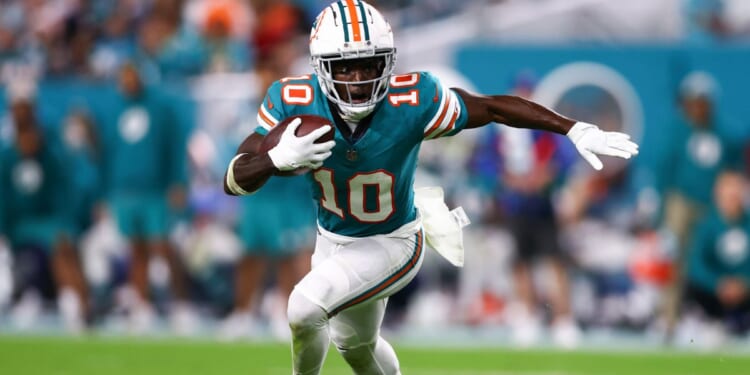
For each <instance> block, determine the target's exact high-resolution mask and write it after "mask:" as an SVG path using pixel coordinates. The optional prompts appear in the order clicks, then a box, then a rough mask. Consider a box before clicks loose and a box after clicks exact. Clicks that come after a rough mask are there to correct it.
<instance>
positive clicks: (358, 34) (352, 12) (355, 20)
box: [344, 0, 362, 42]
mask: <svg viewBox="0 0 750 375" xmlns="http://www.w3.org/2000/svg"><path fill="white" fill-rule="evenodd" d="M346 8H347V11H348V12H349V20H350V21H351V23H352V34H353V35H352V36H353V37H354V41H355V42H361V41H362V27H361V26H360V24H359V14H357V7H356V6H355V5H354V0H346ZM344 27H346V25H344Z"/></svg>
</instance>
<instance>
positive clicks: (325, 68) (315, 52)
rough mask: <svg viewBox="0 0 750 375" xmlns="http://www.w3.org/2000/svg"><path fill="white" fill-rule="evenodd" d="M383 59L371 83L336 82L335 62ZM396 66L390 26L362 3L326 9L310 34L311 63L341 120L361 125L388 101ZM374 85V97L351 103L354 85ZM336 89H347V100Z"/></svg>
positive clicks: (354, 0)
mask: <svg viewBox="0 0 750 375" xmlns="http://www.w3.org/2000/svg"><path fill="white" fill-rule="evenodd" d="M373 57H382V59H383V69H382V71H381V72H380V77H377V78H375V79H372V80H367V81H359V82H347V81H337V80H335V79H333V74H332V71H331V65H332V63H333V62H336V61H341V60H350V59H363V58H373ZM395 62H396V48H395V46H394V44H393V31H391V25H390V24H388V21H386V20H385V18H383V15H382V14H380V12H378V11H377V9H375V8H373V7H372V6H371V5H370V4H367V3H365V2H363V1H359V0H340V1H337V2H335V3H332V4H331V5H329V6H328V7H327V8H325V9H323V11H322V12H320V14H319V15H318V17H317V19H316V20H315V23H314V24H313V27H312V31H311V32H310V63H311V64H312V66H313V69H314V70H315V73H316V74H317V75H318V81H319V82H320V87H321V89H323V92H324V93H325V94H326V96H327V97H328V99H330V100H331V101H332V102H334V103H335V104H336V105H337V106H338V108H339V112H340V114H341V117H342V118H343V119H344V120H346V121H349V122H358V121H359V120H361V119H363V118H365V117H366V116H367V115H369V114H370V113H372V111H373V110H374V109H375V106H376V105H377V104H378V103H379V102H380V101H381V100H383V98H385V95H386V94H387V92H388V82H389V80H390V77H391V74H392V73H393V68H394V65H395ZM370 83H372V93H371V95H370V97H369V99H367V100H366V101H364V102H361V103H355V102H354V101H353V100H352V95H351V90H350V87H351V85H366V84H370ZM336 85H343V87H346V93H347V95H346V97H342V95H339V93H338V91H336V87H335V86H336Z"/></svg>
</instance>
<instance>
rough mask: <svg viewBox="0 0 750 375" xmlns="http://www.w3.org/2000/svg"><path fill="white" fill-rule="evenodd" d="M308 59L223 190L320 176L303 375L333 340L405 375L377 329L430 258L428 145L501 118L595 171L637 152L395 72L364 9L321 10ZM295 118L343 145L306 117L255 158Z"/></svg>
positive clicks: (296, 306) (301, 353)
mask: <svg viewBox="0 0 750 375" xmlns="http://www.w3.org/2000/svg"><path fill="white" fill-rule="evenodd" d="M310 52H311V56H312V60H311V61H312V63H313V68H314V70H315V73H316V74H315V75H307V76H300V77H289V78H285V79H282V80H280V81H277V82H276V83H274V84H273V85H272V86H271V87H270V88H269V90H268V94H267V96H266V98H265V100H264V101H263V104H262V105H261V108H260V110H259V114H258V120H259V126H258V128H257V129H256V132H255V133H254V134H252V135H250V136H248V137H247V139H246V140H245V141H244V142H243V144H242V145H241V146H240V148H239V150H238V153H237V156H236V157H235V158H234V159H233V160H232V162H230V164H229V167H228V169H227V175H226V179H225V191H226V192H227V193H229V194H235V195H246V194H250V193H251V192H254V191H256V190H257V189H259V188H260V186H262V184H263V183H264V182H265V181H266V180H267V178H268V176H270V175H271V174H272V173H274V172H275V171H290V170H294V169H297V168H299V167H308V168H311V169H313V170H315V171H314V172H311V173H309V174H308V175H307V176H308V181H309V182H310V184H311V186H312V190H313V197H314V199H315V200H316V202H317V204H318V237H317V240H316V247H315V252H314V255H313V258H312V266H313V268H312V270H311V271H310V272H309V273H308V274H307V275H306V276H305V277H304V278H303V279H302V280H301V281H300V282H299V283H298V284H297V285H296V286H295V288H294V291H293V292H292V294H291V296H290V298H289V307H288V311H287V314H288V319H289V323H290V327H291V329H292V341H293V343H292V352H293V353H292V354H293V372H294V373H295V374H317V373H319V372H320V370H321V367H322V365H323V360H324V358H325V356H326V353H327V350H328V347H329V345H330V342H331V341H333V343H334V345H335V346H336V348H337V349H338V351H339V352H340V353H341V354H342V356H343V357H344V359H345V360H346V361H347V363H348V364H349V365H350V366H351V367H352V369H353V371H354V373H357V374H369V373H386V374H399V373H400V369H399V363H398V359H397V358H396V354H395V352H394V351H393V348H392V347H391V346H390V344H388V342H386V341H385V340H384V339H383V338H382V337H381V336H380V324H381V322H382V319H383V314H384V312H385V307H386V303H387V301H388V296H390V295H392V294H393V293H395V292H396V291H398V290H399V289H401V288H403V287H404V286H405V285H406V284H407V283H409V282H410V281H411V280H412V279H413V278H414V276H415V275H416V273H417V271H418V269H419V268H420V266H421V263H422V259H423V257H424V241H425V235H424V231H423V230H422V221H421V219H422V218H421V217H420V213H419V212H418V211H417V210H416V208H415V206H414V188H413V183H414V172H415V168H416V163H417V154H418V152H419V148H420V144H421V143H422V142H423V141H424V140H427V139H432V138H437V137H441V136H452V135H455V134H457V133H458V132H459V131H461V130H463V129H468V128H475V127H479V126H482V125H485V124H488V123H491V122H497V123H503V124H509V125H512V126H514V127H525V128H534V129H541V130H547V131H552V132H556V133H559V134H567V135H568V137H569V138H570V139H571V141H573V143H575V145H576V147H577V148H578V150H579V151H580V152H581V154H582V155H583V157H584V158H585V159H586V160H587V161H589V162H590V163H591V164H592V165H593V166H594V167H595V168H596V169H601V167H602V164H601V161H600V160H599V159H598V158H597V156H596V155H595V154H597V153H598V154H606V155H614V156H619V157H624V158H630V157H631V156H632V155H633V154H635V153H637V145H635V144H634V143H632V142H630V141H629V139H628V138H629V137H628V136H627V135H625V134H622V133H612V132H603V131H602V130H601V129H599V128H598V127H597V126H595V125H592V124H588V123H583V122H576V121H574V120H571V119H568V118H565V117H562V116H560V115H558V114H556V113H554V112H552V111H550V110H548V109H546V108H544V107H542V106H539V105H537V104H534V103H532V102H529V101H527V100H525V99H521V98H518V97H514V96H476V95H473V94H470V93H468V92H466V91H464V90H461V89H448V88H446V87H444V86H443V85H441V84H440V82H439V81H438V80H437V79H436V78H435V76H433V75H432V74H430V73H426V72H417V73H411V74H405V75H392V74H393V69H394V64H395V52H396V51H395V48H394V43H393V33H392V31H391V27H390V25H389V24H388V22H387V21H386V20H385V19H384V18H383V16H382V15H381V14H380V13H379V12H378V11H377V10H376V9H375V8H373V7H372V6H370V5H369V4H366V3H364V2H362V1H357V0H346V1H344V0H342V1H339V2H335V3H333V4H331V5H330V6H329V7H327V8H325V9H324V10H323V11H322V12H321V13H320V15H319V16H318V18H317V19H316V21H315V24H314V25H313V29H312V31H311V35H310ZM299 114H317V115H321V116H324V117H326V118H329V119H331V120H332V123H333V125H334V126H335V133H336V135H335V140H333V141H328V142H325V143H320V144H317V143H314V142H315V140H316V139H318V138H319V137H320V136H322V135H323V134H325V133H326V132H327V131H328V130H330V127H329V126H324V127H321V128H319V129H316V130H315V131H313V132H311V133H309V134H307V135H305V136H302V137H297V136H295V135H294V132H295V131H296V129H297V127H299V125H300V123H301V121H300V120H299V119H297V120H293V121H292V122H291V123H290V124H289V126H288V127H287V128H286V130H285V131H284V133H283V135H282V136H281V138H280V140H279V142H278V144H277V145H276V146H275V147H273V148H272V149H271V150H270V151H268V152H266V153H259V152H258V149H259V146H260V143H261V142H262V140H263V136H264V134H267V133H268V131H270V129H272V128H273V126H275V125H276V124H277V123H278V122H279V121H281V120H283V119H285V118H288V117H293V116H295V115H299ZM440 204H443V203H442V202H440ZM448 220H451V218H448ZM454 224H455V225H451V224H446V225H443V227H442V228H440V229H441V230H439V231H438V232H442V231H445V232H451V231H452V233H453V234H454V235H455V236H454V237H451V236H447V237H448V238H446V237H445V236H443V237H441V235H443V233H438V232H432V233H428V234H427V236H428V237H429V238H431V241H440V238H442V240H443V241H446V242H451V241H453V240H455V239H456V237H457V236H459V235H460V234H459V232H456V230H457V231H460V227H459V226H458V223H454ZM459 246H460V245H459Z"/></svg>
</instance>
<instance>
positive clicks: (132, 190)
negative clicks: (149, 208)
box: [100, 88, 187, 195]
mask: <svg viewBox="0 0 750 375" xmlns="http://www.w3.org/2000/svg"><path fill="white" fill-rule="evenodd" d="M101 116H102V117H103V118H102V119H100V120H101V121H100V122H101V124H102V127H101V129H102V131H101V133H102V138H103V139H102V141H103V142H102V145H103V147H102V149H103V151H104V152H103V155H102V156H103V168H102V177H103V182H104V189H105V191H107V192H108V193H109V194H115V195H121V194H124V195H143V194H146V195H153V194H161V193H164V192H165V191H166V189H167V188H169V186H172V185H175V184H180V183H182V182H183V181H184V179H185V174H186V169H187V167H186V164H187V163H186V162H185V136H184V134H183V131H182V130H181V129H180V127H179V125H178V123H177V121H176V118H175V116H174V115H173V113H172V111H171V108H170V106H169V102H167V101H166V99H165V98H164V97H163V96H162V95H160V94H159V93H157V92H156V91H155V90H153V89H150V88H144V92H143V93H142V95H140V96H139V97H136V98H126V97H123V96H122V94H119V93H118V94H117V95H116V97H115V98H113V101H112V105H111V107H110V108H108V111H107V112H106V113H103V114H102V115H101Z"/></svg>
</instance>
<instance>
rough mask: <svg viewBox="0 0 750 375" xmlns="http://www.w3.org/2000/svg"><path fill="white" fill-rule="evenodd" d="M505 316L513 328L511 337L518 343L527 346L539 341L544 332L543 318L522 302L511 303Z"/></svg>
mask: <svg viewBox="0 0 750 375" xmlns="http://www.w3.org/2000/svg"><path fill="white" fill-rule="evenodd" d="M505 318H506V321H507V322H508V324H509V325H510V328H511V338H512V340H513V342H514V343H515V344H516V345H518V346H520V347H523V348H527V347H530V346H532V345H534V344H536V343H537V341H539V337H540V336H541V334H542V323H541V319H539V317H538V316H536V314H534V313H532V312H530V311H529V310H528V309H527V308H526V307H525V306H523V305H522V304H520V303H515V302H514V303H511V304H510V305H508V308H507V309H506V310H505Z"/></svg>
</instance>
